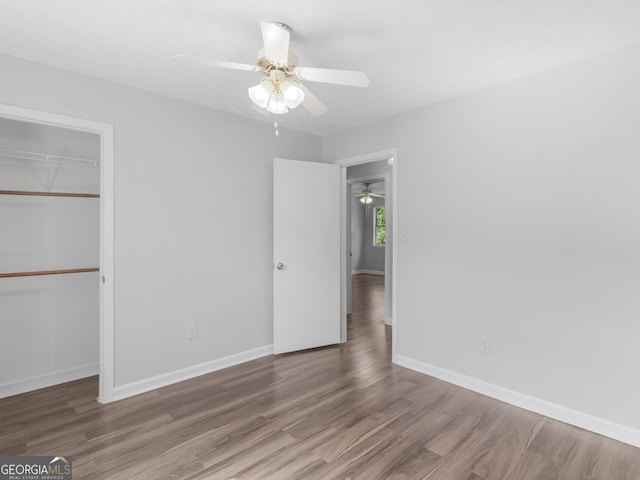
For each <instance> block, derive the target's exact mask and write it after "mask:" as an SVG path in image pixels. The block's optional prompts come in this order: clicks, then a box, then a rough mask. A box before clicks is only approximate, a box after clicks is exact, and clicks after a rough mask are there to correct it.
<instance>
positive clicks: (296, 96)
mask: <svg viewBox="0 0 640 480" xmlns="http://www.w3.org/2000/svg"><path fill="white" fill-rule="evenodd" d="M284 100H285V102H287V107H289V108H296V107H297V106H298V105H300V104H301V103H302V101H303V100H304V92H303V91H302V90H301V89H300V88H298V87H297V86H296V85H287V88H286V89H285V91H284Z"/></svg>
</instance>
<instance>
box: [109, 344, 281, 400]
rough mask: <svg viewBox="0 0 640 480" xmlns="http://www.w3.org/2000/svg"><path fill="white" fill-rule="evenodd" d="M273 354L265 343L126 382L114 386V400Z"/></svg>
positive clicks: (271, 349)
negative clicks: (225, 355) (251, 348)
mask: <svg viewBox="0 0 640 480" xmlns="http://www.w3.org/2000/svg"><path fill="white" fill-rule="evenodd" d="M272 354H273V345H265V346H264V347H258V348H254V349H253V350H247V351H246V352H241V353H236V354H234V355H229V356H228V357H223V358H218V359H216V360H212V361H210V362H205V363H200V364H198V365H193V366H192V367H187V368H182V369H180V370H174V371H173V372H169V373H163V374H162V375H157V376H155V377H151V378H146V379H144V380H139V381H137V382H132V383H128V384H126V385H121V386H119V387H115V388H114V400H122V399H123V398H127V397H132V396H134V395H138V394H140V393H145V392H149V391H151V390H155V389H156V388H161V387H166V386H167V385H171V384H174V383H178V382H182V381H184V380H189V379H190V378H194V377H199V376H200V375H206V374H207V373H211V372H215V371H216V370H221V369H223V368H227V367H232V366H234V365H238V364H239V363H244V362H248V361H250V360H255V359H256V358H260V357H266V356H267V355H272Z"/></svg>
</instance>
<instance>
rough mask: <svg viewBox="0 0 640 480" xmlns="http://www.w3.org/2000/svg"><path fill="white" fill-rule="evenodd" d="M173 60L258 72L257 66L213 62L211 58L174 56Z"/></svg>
mask: <svg viewBox="0 0 640 480" xmlns="http://www.w3.org/2000/svg"><path fill="white" fill-rule="evenodd" d="M173 58H176V59H178V60H182V61H184V62H188V63H195V64H196V65H205V66H207V67H219V68H231V69H233V70H246V71H248V72H255V71H258V70H259V68H258V66H257V65H249V64H248V63H237V62H227V61H226V60H214V59H213V58H203V57H194V56H192V55H175V56H174V57H173Z"/></svg>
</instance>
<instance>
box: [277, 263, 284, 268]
mask: <svg viewBox="0 0 640 480" xmlns="http://www.w3.org/2000/svg"><path fill="white" fill-rule="evenodd" d="M276 268H277V269H278V270H284V263H282V262H280V263H278V264H277V265H276Z"/></svg>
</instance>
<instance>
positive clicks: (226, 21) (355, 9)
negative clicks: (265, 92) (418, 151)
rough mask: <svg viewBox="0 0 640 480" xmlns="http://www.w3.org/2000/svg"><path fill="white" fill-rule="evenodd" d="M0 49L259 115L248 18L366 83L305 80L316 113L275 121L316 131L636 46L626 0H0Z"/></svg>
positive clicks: (310, 58) (639, 14)
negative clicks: (320, 107)
mask: <svg viewBox="0 0 640 480" xmlns="http://www.w3.org/2000/svg"><path fill="white" fill-rule="evenodd" d="M0 11H1V12H2V15H0V53H5V54H8V55H12V56H16V57H20V58H24V59H27V60H31V61H34V62H38V63H42V64H45V65H51V66H55V67H59V68H63V69H66V70H70V71H72V72H77V73H81V74H86V75H90V76H93V77H98V78H102V79H105V80H109V81H112V82H116V83H120V84H124V85H129V86H132V87H136V88H140V89H143V90H148V91H151V92H155V93H159V94H162V95H166V96H169V97H174V98H178V99H181V100H186V101H188V102H192V103H196V104H200V105H205V106H208V107H211V108H216V109H219V110H223V111H226V112H230V113H233V114H238V115H243V116H246V117H250V118H255V119H257V120H262V121H264V122H269V123H271V122H273V120H274V119H275V116H273V115H271V116H270V117H265V116H262V115H260V114H258V113H256V112H254V111H253V110H252V108H251V101H250V100H249V98H248V96H247V88H248V87H250V86H252V85H254V84H256V83H257V82H258V80H259V78H260V74H259V73H254V72H243V71H227V70H220V69H214V68H207V67H201V66H196V65H188V64H184V63H181V62H179V61H177V60H175V59H174V58H173V56H174V55H176V54H189V55H199V56H203V57H210V58H216V59H221V60H231V61H236V62H243V63H254V62H255V60H256V53H257V50H258V49H259V48H260V47H261V46H262V39H261V34H260V21H278V22H282V23H285V24H287V25H289V26H290V27H291V49H292V50H293V51H294V52H295V53H296V54H297V56H298V58H299V62H298V64H299V65H303V66H309V67H326V68H337V69H351V70H362V71H364V72H366V73H367V74H368V75H369V77H370V79H371V83H370V85H369V87H368V88H366V89H359V88H350V87H344V86H338V85H325V84H318V83H311V82H306V86H307V87H309V88H310V89H311V90H312V91H313V92H314V93H315V94H316V95H317V96H318V97H319V98H320V99H321V100H322V101H323V102H324V103H325V104H326V105H327V106H328V107H329V112H328V113H327V114H325V115H323V116H319V117H313V116H311V115H310V114H309V113H308V112H307V111H306V110H304V109H303V108H298V109H296V110H293V111H291V112H290V113H288V114H286V115H281V116H278V118H277V120H278V121H279V123H280V125H282V126H285V127H290V128H294V129H297V130H300V131H304V132H308V133H312V134H315V135H326V134H330V133H334V132H337V131H340V130H343V129H346V128H350V127H354V126H357V125H361V124H365V123H369V122H371V121H375V120H378V119H381V118H384V117H388V116H391V115H395V114H398V113H401V112H404V111H408V110H412V109H415V108H417V107H420V106H424V105H429V104H432V103H435V102H439V101H442V100H445V99H448V98H452V97H456V96H459V95H462V94H465V93H469V92H472V91H476V90H479V89H483V88H486V87H488V86H491V85H495V84H499V83H502V82H505V81H508V80H511V79H514V78H517V77H521V76H524V75H528V74H531V73H535V72H539V71H544V70H548V69H551V68H554V67H557V66H560V65H564V64H568V63H572V62H576V61H579V60H582V59H585V58H588V57H592V56H595V55H598V54H601V53H604V52H607V51H612V50H616V49H620V48H624V47H627V46H631V45H634V44H638V43H640V1H637V0H484V1H479V0H404V1H396V2H389V1H380V0H367V1H364V0H349V1H332V0H305V1H300V0H296V1H293V0H271V1H269V2H265V1H264V0H262V1H260V0H238V1H221V0H135V1H132V0H92V1H87V0H46V1H42V0H19V1H17V0H0Z"/></svg>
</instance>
